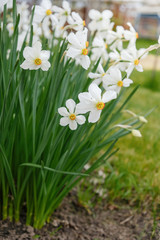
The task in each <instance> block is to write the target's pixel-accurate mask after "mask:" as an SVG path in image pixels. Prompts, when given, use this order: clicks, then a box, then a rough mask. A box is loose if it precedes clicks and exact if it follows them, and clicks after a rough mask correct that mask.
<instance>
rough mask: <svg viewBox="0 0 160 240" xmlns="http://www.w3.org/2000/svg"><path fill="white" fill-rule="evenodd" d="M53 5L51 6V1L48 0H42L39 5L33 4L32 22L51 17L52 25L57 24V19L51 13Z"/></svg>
mask: <svg viewBox="0 0 160 240" xmlns="http://www.w3.org/2000/svg"><path fill="white" fill-rule="evenodd" d="M53 10H54V7H53V6H52V3H51V1H50V0H42V2H41V5H40V6H38V5H36V6H35V12H34V17H33V22H36V23H40V22H42V21H43V20H44V19H45V18H49V19H51V21H52V23H53V22H54V25H56V24H57V22H58V20H57V18H56V17H55V16H54V15H53Z"/></svg>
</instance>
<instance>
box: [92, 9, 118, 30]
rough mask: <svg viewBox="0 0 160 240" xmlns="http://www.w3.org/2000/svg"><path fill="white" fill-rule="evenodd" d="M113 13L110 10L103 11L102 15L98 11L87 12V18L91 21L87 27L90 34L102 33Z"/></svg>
mask: <svg viewBox="0 0 160 240" xmlns="http://www.w3.org/2000/svg"><path fill="white" fill-rule="evenodd" d="M112 16H113V13H112V12H111V11H110V10H104V11H103V12H102V13H101V12H99V11H98V10H95V9H91V10H90V11H89V18H90V19H91V20H92V21H91V22H90V23H89V25H88V27H89V29H90V31H91V32H95V31H97V30H98V31H102V30H104V29H106V26H108V25H109V23H110V19H111V18H112Z"/></svg>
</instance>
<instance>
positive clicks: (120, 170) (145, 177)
mask: <svg viewBox="0 0 160 240" xmlns="http://www.w3.org/2000/svg"><path fill="white" fill-rule="evenodd" d="M159 99H160V93H159V92H152V91H151V90H149V89H145V88H142V87H141V88H140V89H139V91H138V92H137V93H136V95H135V96H134V97H133V99H132V100H131V101H130V103H129V104H128V107H127V108H128V109H130V110H132V111H133V112H136V113H137V114H142V115H143V114H144V113H145V112H147V110H149V109H151V108H152V107H154V106H156V105H158V104H159ZM159 111H160V109H159V108H157V109H156V110H155V111H154V112H152V113H151V115H150V116H149V117H148V123H147V124H146V125H145V126H144V127H143V128H142V129H141V133H142V135H143V137H142V138H134V137H133V136H132V135H128V136H126V137H125V138H124V139H120V140H119V141H118V143H117V146H118V147H119V148H120V149H119V151H118V153H117V154H116V155H115V156H114V157H112V159H111V160H110V161H109V162H108V166H106V171H107V179H106V183H105V184H106V187H107V189H108V197H109V199H110V200H115V199H119V200H121V199H125V200H129V201H131V202H134V203H135V202H138V203H140V204H141V203H144V202H146V203H147V202H148V204H150V203H151V202H152V201H155V202H157V203H158V201H159V195H160V187H159V186H160V149H159V142H160V131H159V130H160V128H159Z"/></svg>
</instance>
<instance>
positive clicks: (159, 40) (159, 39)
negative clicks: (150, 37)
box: [158, 35, 160, 44]
mask: <svg viewBox="0 0 160 240" xmlns="http://www.w3.org/2000/svg"><path fill="white" fill-rule="evenodd" d="M158 43H159V44H160V35H159V38H158Z"/></svg>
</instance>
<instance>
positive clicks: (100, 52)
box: [91, 37, 109, 62]
mask: <svg viewBox="0 0 160 240" xmlns="http://www.w3.org/2000/svg"><path fill="white" fill-rule="evenodd" d="M107 48H108V45H107V44H106V43H105V41H104V40H103V39H102V38H101V37H95V38H94V40H93V43H92V55H91V59H92V60H93V61H97V60H98V59H99V58H100V57H101V59H102V61H103V62H106V61H107V60H108V58H109V54H108V52H107Z"/></svg>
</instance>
